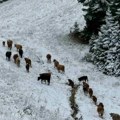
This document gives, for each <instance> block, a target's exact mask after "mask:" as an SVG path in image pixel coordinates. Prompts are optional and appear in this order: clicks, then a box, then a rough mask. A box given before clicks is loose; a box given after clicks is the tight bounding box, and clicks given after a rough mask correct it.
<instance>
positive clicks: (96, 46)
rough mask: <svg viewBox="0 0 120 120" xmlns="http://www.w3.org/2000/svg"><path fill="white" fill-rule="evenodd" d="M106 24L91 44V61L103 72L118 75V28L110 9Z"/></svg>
mask: <svg viewBox="0 0 120 120" xmlns="http://www.w3.org/2000/svg"><path fill="white" fill-rule="evenodd" d="M105 22H106V24H105V25H102V27H101V30H100V32H99V37H98V39H96V40H94V41H93V44H91V48H90V52H92V55H93V58H92V59H93V62H94V64H96V65H97V66H98V67H99V69H100V70H102V71H103V72H104V73H105V74H109V75H113V74H114V75H116V76H120V30H119V24H118V22H114V19H113V17H112V14H111V12H110V10H108V11H107V16H106V19H105Z"/></svg>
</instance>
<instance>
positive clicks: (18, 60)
mask: <svg viewBox="0 0 120 120" xmlns="http://www.w3.org/2000/svg"><path fill="white" fill-rule="evenodd" d="M16 64H17V66H18V67H20V58H19V57H17V58H16Z"/></svg>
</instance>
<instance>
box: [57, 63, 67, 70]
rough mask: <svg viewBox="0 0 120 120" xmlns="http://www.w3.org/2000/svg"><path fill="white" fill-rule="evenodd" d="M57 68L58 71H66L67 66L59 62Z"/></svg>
mask: <svg viewBox="0 0 120 120" xmlns="http://www.w3.org/2000/svg"><path fill="white" fill-rule="evenodd" d="M57 70H58V72H60V71H62V72H65V66H64V65H60V64H58V65H57Z"/></svg>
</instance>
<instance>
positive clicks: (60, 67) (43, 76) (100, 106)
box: [2, 40, 104, 117]
mask: <svg viewBox="0 0 120 120" xmlns="http://www.w3.org/2000/svg"><path fill="white" fill-rule="evenodd" d="M2 44H3V46H4V47H5V46H6V41H3V43H2ZM12 45H13V41H12V40H7V47H8V49H9V51H7V52H6V60H8V61H10V60H11V55H12V52H11V49H12ZM14 47H16V49H17V51H18V53H19V54H18V53H16V54H14V55H13V59H14V63H15V64H16V65H17V66H18V67H20V58H23V49H22V48H23V47H22V45H20V44H14ZM51 58H52V56H51V54H47V55H46V59H47V63H51V62H52V61H51ZM24 60H25V62H26V66H25V67H26V71H27V72H29V69H30V67H32V61H31V59H30V58H28V57H25V58H24ZM53 63H54V68H56V69H57V70H58V72H62V73H65V66H64V65H62V64H60V63H59V62H58V61H57V60H56V59H53ZM50 79H51V72H47V73H41V74H39V76H38V78H37V80H38V81H39V80H41V83H43V82H44V83H45V84H46V83H47V84H48V85H50ZM78 81H80V82H81V81H82V82H83V91H84V93H85V94H89V96H90V98H91V99H92V100H93V102H94V104H95V105H96V106H97V112H98V114H99V116H100V117H103V114H104V105H103V103H102V102H100V103H99V104H98V105H97V97H96V96H95V95H93V90H92V88H90V86H89V84H88V77H87V76H82V77H80V78H78ZM68 85H69V86H71V87H72V88H73V89H74V82H73V80H71V79H68Z"/></svg>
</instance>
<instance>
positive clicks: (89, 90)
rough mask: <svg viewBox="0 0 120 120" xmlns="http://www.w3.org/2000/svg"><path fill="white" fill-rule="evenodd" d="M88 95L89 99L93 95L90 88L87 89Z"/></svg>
mask: <svg viewBox="0 0 120 120" xmlns="http://www.w3.org/2000/svg"><path fill="white" fill-rule="evenodd" d="M88 93H89V95H90V97H92V95H93V90H92V88H89V89H88Z"/></svg>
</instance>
